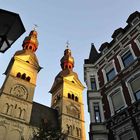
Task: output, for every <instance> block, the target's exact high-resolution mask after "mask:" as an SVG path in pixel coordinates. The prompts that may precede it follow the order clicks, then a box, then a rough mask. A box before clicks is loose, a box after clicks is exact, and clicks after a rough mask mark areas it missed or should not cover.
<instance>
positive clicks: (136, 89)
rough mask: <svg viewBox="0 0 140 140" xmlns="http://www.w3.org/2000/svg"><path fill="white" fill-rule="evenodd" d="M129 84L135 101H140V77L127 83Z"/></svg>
mask: <svg viewBox="0 0 140 140" xmlns="http://www.w3.org/2000/svg"><path fill="white" fill-rule="evenodd" d="M129 84H130V86H131V89H132V92H133V94H134V96H135V98H136V100H139V99H140V76H138V77H136V78H135V79H133V80H131V81H129Z"/></svg>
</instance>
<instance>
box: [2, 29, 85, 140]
mask: <svg viewBox="0 0 140 140" xmlns="http://www.w3.org/2000/svg"><path fill="white" fill-rule="evenodd" d="M22 47H23V49H22V50H20V51H17V52H16V53H15V54H14V56H13V57H12V59H11V61H10V63H9V65H8V67H7V69H6V71H5V75H6V78H5V81H4V83H3V85H2V87H1V89H0V140H30V139H32V137H33V135H34V132H35V131H37V130H38V128H39V126H40V122H41V120H42V119H45V120H47V121H48V122H50V123H51V124H52V125H53V127H58V126H59V127H60V128H61V130H62V131H63V132H68V137H67V138H66V139H67V140H86V138H85V126H84V105H83V95H82V92H83V89H84V86H83V85H82V83H81V82H80V80H79V79H78V75H77V74H76V73H75V72H74V71H73V68H74V58H73V57H72V55H71V50H70V49H69V48H66V49H65V51H64V56H63V57H62V59H61V68H62V71H60V72H59V74H58V75H57V76H56V77H55V80H54V83H53V85H52V88H51V90H50V93H51V95H52V101H51V107H47V106H44V105H41V104H39V103H36V102H33V97H34V91H35V87H36V80H37V74H38V72H39V71H40V69H41V67H40V66H39V62H38V59H37V57H36V54H35V52H36V50H37V48H38V40H37V32H36V31H35V30H33V31H31V32H30V34H29V36H27V37H26V38H25V39H24V41H23V44H22ZM50 123H48V124H50ZM48 127H49V126H48Z"/></svg>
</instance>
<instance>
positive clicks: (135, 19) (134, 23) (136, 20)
mask: <svg viewBox="0 0 140 140" xmlns="http://www.w3.org/2000/svg"><path fill="white" fill-rule="evenodd" d="M138 22H139V17H136V18H134V19H133V21H132V25H136V24H137V23H138Z"/></svg>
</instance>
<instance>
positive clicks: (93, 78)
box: [90, 76, 97, 91]
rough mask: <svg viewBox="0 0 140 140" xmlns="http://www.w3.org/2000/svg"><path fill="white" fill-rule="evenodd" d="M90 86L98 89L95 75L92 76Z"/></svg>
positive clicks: (92, 88) (94, 89)
mask: <svg viewBox="0 0 140 140" xmlns="http://www.w3.org/2000/svg"><path fill="white" fill-rule="evenodd" d="M90 86H91V90H93V91H96V90H97V86H96V79H95V77H93V76H91V77H90Z"/></svg>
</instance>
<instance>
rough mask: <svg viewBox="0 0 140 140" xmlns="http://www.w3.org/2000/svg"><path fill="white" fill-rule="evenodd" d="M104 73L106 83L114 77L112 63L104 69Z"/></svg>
mask: <svg viewBox="0 0 140 140" xmlns="http://www.w3.org/2000/svg"><path fill="white" fill-rule="evenodd" d="M105 72H106V79H107V81H110V80H112V79H113V78H114V77H115V76H116V72H115V68H114V66H113V64H112V63H111V64H109V65H108V66H107V67H106V68H105Z"/></svg>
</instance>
